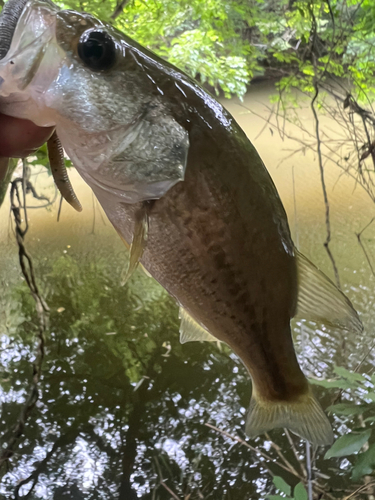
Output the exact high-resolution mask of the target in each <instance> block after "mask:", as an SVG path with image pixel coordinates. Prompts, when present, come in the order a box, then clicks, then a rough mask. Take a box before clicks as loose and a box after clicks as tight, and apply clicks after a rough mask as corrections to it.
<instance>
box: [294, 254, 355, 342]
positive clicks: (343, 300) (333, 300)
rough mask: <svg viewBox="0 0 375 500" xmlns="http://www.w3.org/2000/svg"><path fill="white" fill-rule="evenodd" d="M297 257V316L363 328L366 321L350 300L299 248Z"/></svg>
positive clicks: (334, 324)
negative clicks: (362, 319)
mask: <svg viewBox="0 0 375 500" xmlns="http://www.w3.org/2000/svg"><path fill="white" fill-rule="evenodd" d="M296 259H297V269H298V302H297V310H296V313H295V316H294V317H295V318H299V319H309V320H312V321H320V322H322V323H326V324H328V325H332V326H335V327H340V328H343V329H345V330H353V331H355V332H359V333H360V332H362V330H363V325H362V322H361V320H360V319H359V317H358V314H357V312H356V311H355V309H354V307H353V306H352V304H351V302H350V300H349V299H348V298H347V297H346V296H345V295H344V294H343V293H342V292H341V291H340V290H339V289H338V288H337V287H336V286H335V285H334V283H332V281H331V280H330V279H329V278H328V277H327V276H326V275H325V274H323V273H322V272H321V271H320V270H319V269H318V268H317V267H315V266H314V264H313V263H312V262H310V261H309V260H308V259H307V258H306V257H305V256H304V255H302V254H301V253H300V252H298V251H297V250H296Z"/></svg>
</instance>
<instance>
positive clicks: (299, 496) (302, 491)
mask: <svg viewBox="0 0 375 500" xmlns="http://www.w3.org/2000/svg"><path fill="white" fill-rule="evenodd" d="M293 494H294V500H307V491H306V488H305V487H304V485H303V484H302V483H298V484H297V486H296V487H295V488H294V492H293Z"/></svg>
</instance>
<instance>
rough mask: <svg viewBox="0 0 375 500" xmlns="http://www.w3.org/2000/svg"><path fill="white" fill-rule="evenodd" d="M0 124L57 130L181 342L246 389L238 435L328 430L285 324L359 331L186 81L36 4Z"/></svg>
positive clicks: (5, 73)
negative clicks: (225, 359)
mask: <svg viewBox="0 0 375 500" xmlns="http://www.w3.org/2000/svg"><path fill="white" fill-rule="evenodd" d="M0 112H3V113H5V114H8V115H11V116H16V117H18V118H27V119H29V120H32V121H33V122H34V123H36V124H38V125H41V126H51V125H53V126H56V134H57V137H59V138H60V140H61V142H62V144H63V146H64V148H65V150H66V152H67V154H68V155H69V157H70V158H71V159H72V161H73V162H74V165H75V167H76V168H77V169H78V171H79V173H80V174H81V176H82V177H83V178H84V180H85V181H86V182H87V183H88V184H89V185H90V186H91V188H92V189H93V191H94V193H95V195H96V196H97V198H98V200H99V202H100V203H101V205H102V207H103V209H104V210H105V212H106V214H107V215H108V217H109V219H110V221H111V222H112V224H113V226H114V227H115V228H116V230H117V231H118V233H119V234H120V235H121V236H122V238H123V239H124V240H125V242H127V243H128V244H130V243H132V247H131V256H130V267H129V273H128V274H129V275H130V274H131V272H132V270H133V269H134V268H135V267H136V264H137V262H138V260H140V261H141V263H142V264H143V266H144V267H145V268H146V270H147V271H148V272H149V273H150V274H151V275H152V276H153V277H154V278H155V279H156V280H157V281H158V282H159V283H160V284H161V285H162V286H163V287H165V288H166V289H167V290H168V292H169V293H170V294H172V295H173V296H174V297H175V298H176V300H177V301H178V302H179V304H180V307H181V329H180V333H181V341H182V342H187V341H190V340H219V341H222V342H225V343H226V344H228V345H229V346H230V347H231V348H232V349H233V351H234V352H235V353H236V354H237V355H238V356H239V357H240V358H241V360H242V361H243V363H244V365H245V366H246V368H247V369H248V371H249V373H250V375H251V378H252V381H253V394H252V398H251V403H250V410H249V413H248V417H247V423H246V432H247V434H248V435H249V436H251V437H254V436H256V435H258V434H261V433H263V432H265V431H267V430H269V429H272V428H275V427H288V428H289V429H290V430H292V431H293V432H295V433H296V434H298V435H299V436H301V437H304V438H306V439H308V440H309V441H311V442H312V443H315V444H328V443H330V442H331V441H332V439H333V433H332V430H331V426H330V424H329V421H328V419H327V417H326V416H325V414H324V412H323V411H322V409H321V407H320V405H319V404H318V402H317V401H316V399H315V398H314V396H313V394H312V391H311V388H310V386H309V384H308V382H307V380H306V378H305V376H304V375H303V373H302V371H301V369H300V366H299V364H298V361H297V358H296V354H295V351H294V348H293V342H292V336H291V328H290V319H291V318H293V317H300V318H306V319H313V320H316V321H322V322H325V323H329V324H334V325H338V326H340V327H342V328H343V329H352V330H354V331H361V329H362V325H361V322H360V320H359V318H358V316H357V313H356V312H355V311H354V309H353V307H352V305H351V303H350V302H349V300H348V299H347V298H346V297H345V296H344V295H343V294H342V293H341V292H340V291H339V290H338V289H337V288H336V287H335V286H334V285H333V283H332V282H331V281H330V280H329V279H328V278H327V277H326V276H325V275H323V274H322V273H321V272H320V271H319V270H318V269H317V268H316V267H315V266H314V265H313V264H312V263H311V262H309V261H308V260H307V259H306V258H305V257H303V256H302V255H301V254H300V253H299V252H298V251H297V250H296V248H295V246H294V244H293V242H292V239H291V236H290V231H289V227H288V221H287V217H286V214H285V211H284V208H283V205H282V203H281V201H280V198H279V196H278V193H277V191H276V188H275V186H274V184H273V182H272V180H271V178H270V176H269V174H268V172H267V170H266V168H265V166H264V164H263V163H262V160H261V159H260V157H259V155H258V154H257V152H256V150H255V149H254V147H253V146H252V144H251V143H250V141H249V140H248V138H247V137H246V135H245V134H244V132H243V131H242V130H241V128H240V127H239V126H238V124H237V123H236V122H235V120H234V119H233V117H232V116H231V115H230V114H229V113H228V112H227V111H226V110H225V109H224V108H223V107H222V106H221V104H219V103H218V102H217V101H216V100H215V99H214V98H213V97H212V96H211V95H210V94H208V93H207V92H206V91H204V90H203V89H202V88H201V87H200V86H199V85H198V84H197V83H196V82H195V81H194V80H192V79H191V78H189V77H188V76H186V75H185V74H184V73H182V72H180V71H179V70H178V69H176V68H175V67H173V66H171V65H170V64H168V63H166V62H165V61H163V60H161V59H160V58H158V57H157V56H156V55H155V54H152V53H151V52H149V51H148V50H146V49H144V48H143V47H141V46H139V45H138V44H137V43H136V42H134V41H133V40H131V39H130V38H128V37H127V36H126V35H124V34H122V33H120V32H119V31H117V30H116V29H114V28H113V27H112V26H110V25H108V24H105V23H102V22H101V21H99V20H98V19H96V18H95V17H93V16H91V15H89V14H80V13H78V12H74V11H70V10H65V11H64V10H59V9H58V8H57V7H56V6H55V5H54V4H52V3H50V2H49V1H42V0H33V1H31V2H28V3H27V4H26V6H25V8H24V9H23V12H22V14H21V16H20V18H19V21H18V24H17V26H16V29H15V32H14V36H13V40H12V43H11V46H10V49H9V51H8V53H7V55H6V56H5V58H4V59H2V60H1V61H0Z"/></svg>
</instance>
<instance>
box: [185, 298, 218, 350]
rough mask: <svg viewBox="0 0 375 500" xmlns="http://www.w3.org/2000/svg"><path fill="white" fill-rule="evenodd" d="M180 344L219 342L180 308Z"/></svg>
mask: <svg viewBox="0 0 375 500" xmlns="http://www.w3.org/2000/svg"><path fill="white" fill-rule="evenodd" d="M180 319H181V324H180V342H181V344H185V343H186V342H194V341H201V342H204V341H206V342H219V341H218V339H217V338H215V337H214V336H213V335H211V334H210V333H209V332H208V331H207V330H206V329H205V328H203V326H201V325H200V324H199V323H197V322H196V321H195V319H193V318H192V317H191V316H190V314H189V313H187V312H186V311H185V309H183V308H182V307H180Z"/></svg>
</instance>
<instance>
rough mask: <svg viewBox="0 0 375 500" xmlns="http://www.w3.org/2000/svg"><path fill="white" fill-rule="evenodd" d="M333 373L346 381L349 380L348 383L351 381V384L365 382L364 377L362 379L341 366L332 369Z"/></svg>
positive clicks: (359, 375)
mask: <svg viewBox="0 0 375 500" xmlns="http://www.w3.org/2000/svg"><path fill="white" fill-rule="evenodd" d="M333 371H334V372H335V373H336V375H338V376H339V377H342V378H345V379H346V380H349V381H353V382H364V381H366V377H364V376H363V375H361V374H360V373H357V372H353V371H350V370H347V369H346V368H344V367H343V366H335V367H334V369H333Z"/></svg>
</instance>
